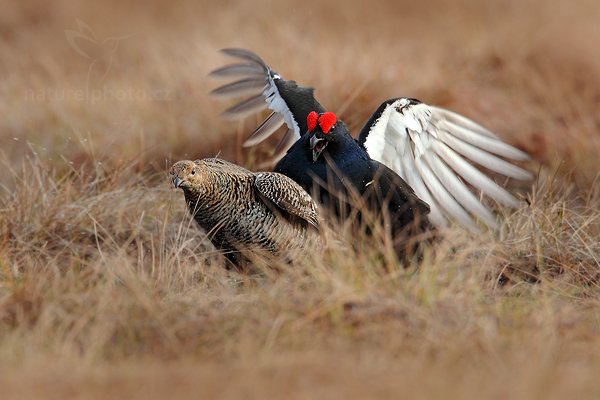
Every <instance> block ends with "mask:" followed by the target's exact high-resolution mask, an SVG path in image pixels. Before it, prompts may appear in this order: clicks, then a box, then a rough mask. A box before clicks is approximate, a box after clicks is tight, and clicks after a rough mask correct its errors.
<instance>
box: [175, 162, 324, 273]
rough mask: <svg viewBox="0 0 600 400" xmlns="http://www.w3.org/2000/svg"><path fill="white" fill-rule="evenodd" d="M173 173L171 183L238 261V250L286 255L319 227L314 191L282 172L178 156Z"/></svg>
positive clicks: (218, 243) (219, 244) (213, 238)
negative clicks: (254, 171)
mask: <svg viewBox="0 0 600 400" xmlns="http://www.w3.org/2000/svg"><path fill="white" fill-rule="evenodd" d="M170 176H171V180H172V182H173V185H174V186H175V187H178V188H181V189H183V192H184V195H185V199H186V202H187V204H188V208H189V210H190V213H191V214H192V215H193V216H194V219H195V220H196V221H197V222H198V224H199V225H200V226H201V227H202V228H204V229H205V230H206V232H207V234H208V235H209V238H210V240H211V241H212V243H213V244H214V245H215V247H217V248H219V249H222V250H224V251H225V255H226V256H227V257H228V258H229V259H230V260H231V261H233V262H234V263H236V264H240V262H241V261H242V260H243V259H244V257H243V256H242V255H241V254H240V252H246V251H259V252H260V251H267V252H270V253H273V254H277V255H284V256H286V255H287V253H288V252H289V251H291V250H293V249H302V248H304V247H305V246H306V245H307V244H308V242H309V241H310V239H311V238H312V236H313V235H314V234H315V229H314V228H318V226H319V222H318V220H319V219H318V213H317V206H316V204H315V203H314V202H313V201H312V199H311V197H310V195H309V194H308V193H306V192H305V191H304V189H302V188H301V187H300V186H299V185H298V184H297V183H296V182H294V181H293V180H291V179H290V178H288V177H286V176H284V175H281V174H277V173H273V172H259V173H253V172H251V171H248V170H247V169H245V168H242V167H240V166H238V165H235V164H232V163H229V162H227V161H224V160H221V159H217V158H209V159H203V160H196V161H188V160H184V161H179V162H177V163H175V164H174V165H173V166H172V167H171V170H170ZM309 227H310V228H309Z"/></svg>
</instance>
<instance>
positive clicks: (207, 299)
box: [0, 0, 600, 399]
mask: <svg viewBox="0 0 600 400" xmlns="http://www.w3.org/2000/svg"><path fill="white" fill-rule="evenodd" d="M0 9H1V10H2V12H1V13H0V93H1V96H0V149H1V150H0V165H1V167H2V171H4V172H3V173H2V174H1V175H0V185H1V186H0V189H1V190H0V398H1V399H34V398H47V399H71V398H92V399H104V398H107V399H108V398H111V399H116V398H122V399H159V398H206V399H213V398H224V399H232V398H245V399H268V398H287V399H315V398H326V399H349V398H357V399H366V398H409V399H414V398H497V399H501V398H511V399H563V398H572V399H584V398H589V399H592V398H600V379H599V377H600V243H599V242H600V174H599V171H600V161H599V156H598V154H600V44H599V43H600V42H599V40H598V38H600V24H599V23H598V21H600V2H598V1H595V0H590V1H585V0H576V1H573V2H560V1H541V0H540V1H536V0H531V1H516V0H515V1H513V0H509V1H493V2H483V1H477V0H458V1H452V2H450V1H444V0H434V1H428V2H414V1H403V0H401V1H391V0H390V1H382V2H378V1H372V2H368V3H367V2H365V3H362V2H359V1H348V2H339V3H338V2H317V1H313V0H310V1H305V2H299V1H288V0H282V1H261V0H257V1H253V2H242V1H235V0H233V1H222V2H219V3H217V2H215V3H214V4H213V3H203V2H198V1H192V0H183V1H180V2H172V3H171V2H166V1H165V2H160V1H133V0H132V1H128V0H126V1H104V2H84V1H70V0H57V1H42V0H39V1H21V2H16V1H8V0H6V1H0ZM70 31H71V32H70ZM73 32H77V33H73ZM77 34H79V35H82V34H85V35H86V36H88V37H89V38H92V39H93V40H91V39H90V40H89V41H88V42H87V43H85V42H82V41H77V40H75V42H72V40H71V41H70V40H69V39H73V38H76V36H77ZM223 47H244V48H248V49H251V50H254V51H256V52H257V53H258V54H260V55H261V56H262V57H263V58H264V59H265V60H266V61H267V62H268V63H269V64H270V65H272V66H273V67H274V68H275V69H276V70H277V71H278V72H280V73H281V74H282V75H283V76H284V77H287V78H292V79H295V80H297V81H298V82H300V83H304V84H306V85H311V86H314V87H316V88H318V90H317V95H318V96H319V98H320V100H321V102H322V104H323V105H325V106H326V107H330V109H331V110H332V111H335V112H337V113H338V114H340V115H341V118H342V119H344V120H345V121H346V122H347V123H348V124H349V126H350V128H351V129H353V130H355V131H356V129H358V128H360V126H362V123H363V122H364V121H365V120H366V119H367V118H368V116H369V115H370V113H371V112H372V111H373V110H374V109H375V108H376V106H377V105H378V104H379V103H380V102H381V101H383V100H384V99H386V98H389V97H394V96H411V97H416V98H419V99H421V100H423V101H425V102H427V103H430V104H436V105H441V106H444V107H447V108H451V109H453V110H455V111H458V112H460V113H462V114H465V115H467V116H470V117H472V118H474V119H476V120H477V121H479V122H481V123H483V124H484V125H486V126H488V127H489V128H490V129H492V130H493V131H495V132H497V133H498V134H499V135H500V136H501V137H503V138H504V139H505V140H506V141H507V142H509V143H511V144H513V145H516V146H518V147H520V148H522V149H524V150H526V151H528V152H530V154H531V155H532V157H533V160H532V162H531V163H530V164H529V165H527V167H528V168H529V169H530V170H532V171H535V172H536V175H537V178H536V181H535V182H532V183H531V184H530V183H526V184H519V183H516V182H509V184H510V185H511V187H512V190H514V191H515V192H518V193H519V194H520V196H522V197H523V198H524V199H525V200H526V201H524V202H523V206H522V207H521V208H520V209H517V210H507V209H498V210H497V211H498V212H499V213H501V214H503V216H504V218H505V222H504V223H503V225H502V228H501V230H500V231H499V232H497V233H492V232H487V233H485V234H482V235H477V236H475V235H471V234H469V233H468V232H466V231H464V230H462V229H459V228H452V229H450V230H449V231H448V232H447V235H446V239H445V240H444V241H443V242H442V243H440V244H439V245H438V246H436V249H435V251H433V249H430V250H428V251H427V252H426V255H425V257H424V259H423V260H422V262H420V264H419V265H417V266H415V265H412V266H409V267H408V268H404V267H403V266H401V265H399V264H398V262H396V261H395V260H394V258H393V257H392V256H391V254H392V253H391V249H390V247H389V246H388V245H386V244H385V243H384V242H383V241H382V240H381V238H380V237H378V236H377V235H375V236H372V237H359V238H355V237H349V235H348V234H345V233H344V232H345V230H344V229H339V227H331V228H329V229H330V230H329V231H328V234H327V235H326V236H325V237H324V238H323V248H324V254H323V255H322V256H316V255H313V254H307V255H306V259H305V260H303V262H301V263H299V264H298V265H294V266H293V267H281V268H280V270H279V271H278V272H275V271H274V270H273V269H270V268H266V267H261V266H260V265H258V266H257V269H258V272H256V273H253V274H249V275H248V274H246V275H244V274H239V273H235V272H231V271H226V270H225V269H224V268H223V267H222V266H223V259H222V258H221V256H219V254H217V253H216V252H215V251H214V249H213V248H212V247H211V246H210V244H208V242H207V240H206V237H205V235H204V233H203V232H202V231H200V230H199V229H198V228H197V227H196V226H195V225H194V223H192V222H193V221H191V220H190V218H189V216H188V214H187V212H186V210H185V205H184V201H183V196H182V194H181V193H180V192H177V191H174V190H173V189H170V187H169V184H168V181H167V179H166V170H167V168H168V167H169V166H170V165H171V164H172V163H173V162H174V161H177V160H179V159H184V158H192V159H194V158H201V157H207V156H214V155H216V154H220V157H222V158H225V159H227V160H230V161H234V162H237V163H239V164H241V165H245V166H247V167H250V168H254V166H255V165H257V163H259V162H261V161H263V160H264V158H265V157H266V153H267V152H268V150H269V149H268V148H265V147H263V148H262V149H260V150H252V149H251V150H248V149H242V148H241V146H240V143H241V142H242V141H243V139H244V137H245V135H246V134H248V133H249V132H250V130H251V128H252V127H254V126H255V124H256V122H257V121H254V120H251V121H246V122H245V123H232V122H227V121H223V120H222V119H221V118H220V117H219V114H220V112H221V111H222V110H223V109H224V107H225V104H223V103H219V102H217V101H215V100H214V99H211V98H210V97H209V96H208V95H207V93H208V92H209V91H210V89H211V88H214V87H215V86H216V85H217V84H218V83H217V82H215V81H212V80H210V79H209V78H207V74H208V72H209V71H210V70H211V69H213V68H216V67H219V66H221V65H223V64H224V63H225V62H226V61H227V60H226V59H225V58H224V57H223V56H222V55H221V54H220V53H219V52H218V49H220V48H223ZM267 147H268V146H267ZM340 232H341V233H340Z"/></svg>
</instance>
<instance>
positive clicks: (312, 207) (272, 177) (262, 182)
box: [254, 172, 319, 228]
mask: <svg viewBox="0 0 600 400" xmlns="http://www.w3.org/2000/svg"><path fill="white" fill-rule="evenodd" d="M254 186H255V187H256V189H257V191H258V193H259V194H260V196H261V197H262V198H265V199H267V200H268V201H270V202H271V203H273V204H275V205H276V206H277V207H279V208H280V209H281V210H283V211H285V212H287V213H289V214H292V215H295V216H297V217H300V218H302V219H304V220H305V221H306V222H308V223H309V224H311V225H312V226H314V227H315V228H318V227H319V217H318V212H317V205H316V204H315V202H314V201H313V200H312V198H311V197H310V195H309V194H308V193H307V192H306V191H305V190H304V189H302V187H301V186H300V185H298V184H297V183H296V182H294V181H293V180H292V179H290V178H288V177H287V176H285V175H282V174H279V173H277V172H258V173H256V174H255V179H254Z"/></svg>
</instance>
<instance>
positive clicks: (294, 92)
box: [212, 49, 532, 231]
mask: <svg viewBox="0 0 600 400" xmlns="http://www.w3.org/2000/svg"><path fill="white" fill-rule="evenodd" d="M223 52H224V53H225V54H227V55H229V56H232V57H235V58H237V59H240V60H242V62H241V63H236V64H232V65H228V66H225V67H222V68H219V69H217V70H215V71H213V73H212V74H213V76H217V77H232V76H241V77H242V78H243V79H241V80H238V81H235V82H233V83H230V84H227V85H224V86H221V87H219V88H217V89H215V90H214V91H213V92H212V93H213V94H214V95H216V96H220V97H225V98H230V97H238V96H242V95H251V97H250V98H248V99H246V100H244V101H242V102H240V103H238V104H236V105H234V106H232V107H230V108H229V109H227V110H226V111H225V115H226V116H227V117H231V118H243V117H246V116H248V115H251V114H254V113H257V112H260V111H262V110H264V109H266V108H269V109H270V110H271V111H272V113H271V114H270V115H269V116H268V117H267V119H266V120H265V121H264V122H263V123H262V124H261V125H260V126H259V127H258V128H257V129H256V130H255V132H254V133H253V134H252V135H251V137H250V138H249V139H248V140H247V142H246V143H245V145H247V146H250V145H255V144H257V143H260V142H261V141H263V140H264V139H266V138H267V137H269V136H270V135H272V134H273V133H275V132H276V131H277V129H278V128H279V127H280V126H282V125H283V124H284V123H285V125H287V127H288V129H287V131H286V133H285V135H284V136H283V138H282V141H281V143H280V148H281V150H286V149H287V148H288V147H289V145H290V144H291V142H292V141H296V144H295V145H294V146H292V148H291V149H290V150H289V151H288V153H287V154H286V155H285V157H284V158H283V159H282V160H281V162H280V164H278V165H277V166H276V170H279V171H285V173H286V174H290V176H292V177H293V178H294V179H295V180H297V181H298V182H300V183H301V184H302V185H303V186H304V187H307V185H306V181H307V180H308V181H309V180H312V178H313V177H312V176H310V174H309V172H315V171H314V170H315V169H320V168H321V166H319V165H316V166H312V167H311V166H310V165H309V164H310V162H311V160H310V158H308V159H307V158H306V157H305V156H306V154H307V151H310V152H312V151H313V150H315V149H316V150H318V151H317V153H320V152H321V151H323V149H322V146H323V145H325V144H326V145H327V147H329V146H333V143H334V142H337V141H336V140H329V141H325V142H323V141H322V140H311V136H312V137H316V136H319V134H317V135H311V134H310V132H308V131H309V129H308V124H307V122H306V121H307V118H308V116H309V114H310V113H311V112H312V111H315V112H316V113H317V119H320V118H322V117H319V115H320V114H323V113H324V111H325V110H324V109H323V107H322V106H321V105H320V104H319V103H318V102H317V100H316V99H315V98H314V96H313V89H311V88H303V87H301V86H298V85H297V84H296V83H295V82H294V81H286V80H285V79H283V78H282V77H281V76H280V75H279V74H277V73H276V72H274V71H273V70H271V69H270V68H269V67H268V66H267V65H266V64H265V62H264V61H263V60H262V59H261V58H260V57H259V56H257V55H256V54H254V53H252V52H250V51H247V50H241V49H225V50H223ZM340 126H343V125H342V123H341V122H338V129H340V128H339V127H340ZM341 130H343V131H344V132H343V134H340V135H339V136H348V137H347V138H346V139H344V141H343V143H344V147H343V149H342V151H344V152H345V151H349V150H348V149H351V152H352V154H351V155H349V156H347V155H342V154H341V152H340V151H334V152H332V151H331V150H332V149H330V151H329V156H331V158H332V159H333V165H334V167H333V168H331V169H327V171H326V173H325V175H323V174H317V176H318V177H320V178H323V177H324V176H328V175H331V172H333V169H336V170H337V171H338V172H339V173H341V174H342V175H345V176H346V177H348V178H349V179H348V182H347V183H350V184H352V185H353V186H354V187H355V188H356V189H357V190H358V191H359V192H361V188H360V185H361V184H362V181H360V180H356V181H355V180H354V179H355V178H356V177H357V176H359V175H360V174H361V173H360V172H357V171H355V169H356V168H361V167H360V166H361V165H363V164H360V163H359V165H358V166H357V165H355V164H353V163H352V162H351V161H352V160H359V159H361V157H364V154H361V153H360V152H358V150H357V149H356V147H357V146H358V147H360V149H362V150H363V151H364V152H366V154H367V155H368V158H369V159H372V160H375V161H378V162H380V163H382V164H384V165H385V166H387V167H388V168H390V169H392V170H393V171H395V172H396V173H397V174H398V175H400V177H402V178H403V179H404V180H405V181H406V182H407V183H408V184H409V185H410V187H412V188H413V189H414V191H415V193H416V195H417V196H418V197H419V198H420V199H421V200H423V201H424V202H426V203H427V204H428V205H429V207H430V209H431V212H430V214H429V219H430V220H431V222H433V224H434V225H436V226H438V227H444V226H446V225H447V222H448V219H452V220H455V221H457V222H459V223H460V224H461V225H463V226H465V227H467V228H469V229H471V230H474V231H477V230H478V227H477V224H476V222H475V221H473V218H472V217H475V218H477V219H479V220H480V221H481V222H483V223H484V224H486V225H488V226H490V227H497V222H496V218H495V217H494V215H493V214H492V213H491V212H490V211H489V210H488V209H487V208H486V207H485V206H484V205H483V204H482V203H481V201H480V200H479V198H478V196H477V195H476V194H474V191H473V189H472V188H474V189H477V190H479V191H480V192H481V193H483V194H485V195H487V196H489V197H490V198H492V199H493V200H495V201H497V202H499V203H501V204H503V205H506V206H511V207H516V206H517V205H518V204H519V202H518V200H517V199H515V198H514V197H513V196H512V195H511V194H510V193H508V192H507V191H506V190H505V189H503V188H502V187H500V186H499V185H498V184H496V183H495V182H494V181H493V180H492V179H490V178H489V177H488V176H487V175H486V174H484V173H483V172H481V171H480V170H479V169H478V168H476V167H475V166H474V164H479V165H480V166H482V167H484V168H487V169H489V170H491V171H494V172H496V173H499V174H501V175H504V176H507V177H511V178H515V179H520V180H527V179H531V177H532V175H531V173H529V172H528V171H526V170H524V169H522V168H520V167H517V166H515V165H513V164H511V163H509V162H507V161H506V160H505V159H512V160H517V161H524V160H528V159H529V157H528V155H527V154H525V153H524V152H522V151H521V150H518V149H516V148H514V147H512V146H510V145H508V144H506V143H504V142H502V141H501V140H500V139H499V138H498V137H497V136H496V135H494V134H493V133H492V132H490V131H489V130H487V129H486V128H484V127H482V126H481V125H478V124H477V123H475V122H473V121H471V120H469V119H467V118H465V117H463V116H461V115H458V114H456V113H454V112H451V111H448V110H445V109H442V108H439V107H434V106H429V105H427V104H424V103H422V102H420V101H418V100H415V99H411V98H404V97H403V98H395V99H391V100H387V101H385V102H383V103H382V104H381V105H380V106H379V108H378V109H377V110H376V111H375V113H374V114H373V115H372V116H371V118H370V119H369V120H368V122H367V123H366V125H365V126H364V127H363V128H362V130H361V131H360V133H359V135H358V141H357V142H355V143H356V144H351V143H350V141H351V140H353V139H352V138H351V137H350V136H349V134H348V132H347V129H346V128H345V126H344V127H343V129H341ZM307 132H308V135H306V134H307ZM336 136H338V135H336ZM325 137H326V135H325ZM336 147H337V145H336ZM319 150H320V151H319ZM278 155H279V154H278ZM319 160H320V158H319V157H317V158H316V159H313V160H312V162H313V163H319V162H322V161H319ZM467 160H469V161H467ZM365 163H366V164H368V165H370V164H369V161H365ZM366 164H365V165H366ZM305 172H306V175H304V173H305ZM351 177H353V179H350V178H351Z"/></svg>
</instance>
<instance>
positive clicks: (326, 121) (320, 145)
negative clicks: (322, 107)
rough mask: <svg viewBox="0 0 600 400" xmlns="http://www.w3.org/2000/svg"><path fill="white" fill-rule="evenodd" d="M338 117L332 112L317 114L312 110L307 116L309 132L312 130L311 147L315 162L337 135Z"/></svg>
mask: <svg viewBox="0 0 600 400" xmlns="http://www.w3.org/2000/svg"><path fill="white" fill-rule="evenodd" d="M336 122H337V118H336V117H335V114H334V113H332V112H325V113H321V114H317V112H316V111H311V112H310V113H309V114H308V117H307V118H306V124H307V125H308V132H310V149H311V150H312V155H313V162H315V161H317V159H318V158H319V156H320V155H321V153H322V152H323V150H325V147H327V145H328V144H329V143H330V142H332V141H334V140H335V139H336V137H337V133H336V127H337V125H336Z"/></svg>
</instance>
